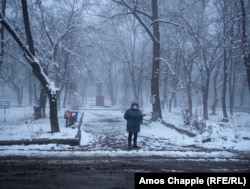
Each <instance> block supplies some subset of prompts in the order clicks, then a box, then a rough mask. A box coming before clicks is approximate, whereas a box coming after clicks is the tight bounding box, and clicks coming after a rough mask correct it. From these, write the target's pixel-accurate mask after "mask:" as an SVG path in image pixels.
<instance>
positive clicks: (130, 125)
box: [124, 108, 143, 133]
mask: <svg viewBox="0 0 250 189" xmlns="http://www.w3.org/2000/svg"><path fill="white" fill-rule="evenodd" d="M124 119H126V120H127V131H128V132H133V133H138V132H140V126H141V123H142V119H143V116H142V113H141V111H140V109H133V108H130V109H128V110H127V111H126V112H125V114H124Z"/></svg>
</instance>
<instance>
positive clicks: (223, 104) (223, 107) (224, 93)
mask: <svg viewBox="0 0 250 189" xmlns="http://www.w3.org/2000/svg"><path fill="white" fill-rule="evenodd" d="M223 53H224V60H223V65H224V67H223V88H222V99H221V100H222V111H223V121H228V117H227V107H226V94H227V76H228V66H227V65H228V64H227V52H226V50H225V49H224V52H223Z"/></svg>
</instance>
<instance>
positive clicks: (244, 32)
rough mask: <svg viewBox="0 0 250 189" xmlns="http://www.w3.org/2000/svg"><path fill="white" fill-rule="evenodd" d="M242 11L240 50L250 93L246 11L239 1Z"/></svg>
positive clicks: (242, 2) (249, 55)
mask: <svg viewBox="0 0 250 189" xmlns="http://www.w3.org/2000/svg"><path fill="white" fill-rule="evenodd" d="M240 2H241V9H242V50H243V61H244V64H245V66H246V73H247V82H248V89H249V92H250V52H248V51H247V50H248V49H247V30H246V11H245V5H244V1H243V0H241V1H240Z"/></svg>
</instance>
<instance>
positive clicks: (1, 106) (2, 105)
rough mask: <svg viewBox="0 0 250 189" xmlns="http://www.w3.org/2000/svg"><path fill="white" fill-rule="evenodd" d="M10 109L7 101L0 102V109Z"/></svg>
mask: <svg viewBox="0 0 250 189" xmlns="http://www.w3.org/2000/svg"><path fill="white" fill-rule="evenodd" d="M9 107H10V101H9V100H0V109H6V108H9Z"/></svg>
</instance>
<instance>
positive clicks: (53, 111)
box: [0, 0, 60, 132]
mask: <svg viewBox="0 0 250 189" xmlns="http://www.w3.org/2000/svg"><path fill="white" fill-rule="evenodd" d="M22 8H23V16H24V18H23V20H24V23H25V27H28V28H27V30H26V34H27V33H29V32H30V28H29V17H28V10H27V2H26V0H22ZM0 22H1V23H2V24H3V26H4V27H5V29H6V30H8V32H9V33H10V34H11V36H12V37H13V38H14V40H15V41H16V42H17V44H18V45H19V47H20V48H21V49H22V50H23V52H24V55H25V58H26V60H27V62H28V63H29V65H30V66H31V68H32V71H33V74H34V75H35V76H36V78H37V79H38V80H39V82H40V83H41V85H42V86H43V87H44V88H45V91H46V94H47V95H48V97H49V101H50V126H51V132H59V131H60V130H59V124H58V117H57V94H55V93H56V90H55V89H54V86H53V82H51V81H50V80H48V78H47V76H46V75H45V73H44V71H43V69H42V67H41V65H40V63H39V62H38V61H37V60H38V59H37V58H36V57H35V53H34V46H33V47H32V46H31V47H29V49H30V50H29V49H27V48H26V45H25V44H24V43H23V42H22V40H21V38H20V37H19V36H18V35H17V33H16V32H15V30H14V29H13V28H12V27H11V25H9V24H8V22H7V21H6V20H5V18H4V17H3V16H2V15H1V19H0ZM28 36H29V37H28ZM27 40H28V41H32V36H31V33H29V34H27ZM28 44H29V45H32V44H33V42H28ZM32 52H33V53H34V54H33V53H32Z"/></svg>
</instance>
